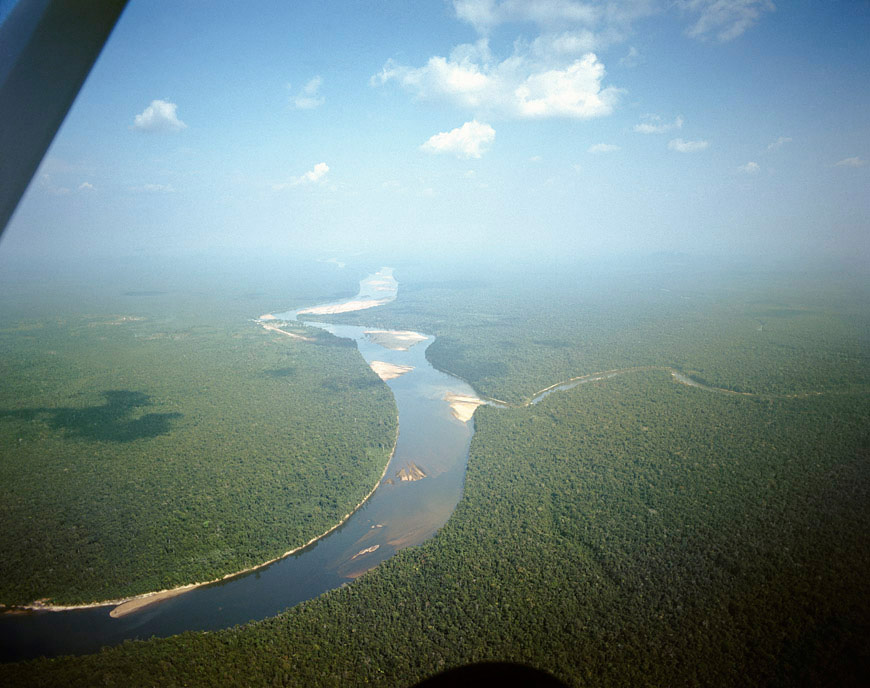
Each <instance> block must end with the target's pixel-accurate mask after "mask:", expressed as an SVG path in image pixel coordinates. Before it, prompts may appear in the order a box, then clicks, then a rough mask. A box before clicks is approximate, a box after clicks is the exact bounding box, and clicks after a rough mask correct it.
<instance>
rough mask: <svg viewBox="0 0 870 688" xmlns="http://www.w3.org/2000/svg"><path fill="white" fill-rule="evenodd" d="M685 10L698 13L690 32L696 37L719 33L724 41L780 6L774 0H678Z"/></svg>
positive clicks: (740, 32)
mask: <svg viewBox="0 0 870 688" xmlns="http://www.w3.org/2000/svg"><path fill="white" fill-rule="evenodd" d="M677 6H678V7H680V8H681V9H683V10H685V11H687V12H690V13H693V14H697V15H698V19H697V21H696V22H695V23H694V24H693V25H692V26H690V27H689V28H688V29H687V31H686V33H687V34H688V35H689V36H691V37H692V38H700V39H703V38H706V37H707V36H708V35H710V34H715V36H716V40H718V41H719V42H721V43H724V42H726V41H730V40H732V39H734V38H737V37H738V36H740V35H741V34H742V33H743V32H744V31H746V30H747V29H749V28H750V27H752V26H753V25H755V24H756V23H757V22H758V20H759V19H760V18H761V15H762V14H764V13H766V12H773V11H774V10H775V9H776V6H775V5H774V4H773V2H772V1H771V0H677Z"/></svg>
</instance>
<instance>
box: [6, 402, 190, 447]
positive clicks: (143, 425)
mask: <svg viewBox="0 0 870 688" xmlns="http://www.w3.org/2000/svg"><path fill="white" fill-rule="evenodd" d="M103 397H104V399H105V402H104V403H103V404H101V405H99V406H86V407H84V408H69V407H66V408H29V409H16V410H11V409H10V410H0V418H17V419H21V420H37V419H43V420H44V421H45V423H46V424H47V425H48V426H49V427H51V428H53V429H54V430H64V431H66V432H67V433H69V434H70V435H73V436H75V437H81V438H83V439H88V440H97V441H101V442H133V441H134V440H139V439H148V438H151V437H157V436H159V435H166V434H168V433H169V432H170V430H171V429H172V427H171V421H172V420H174V419H176V418H181V416H182V414H180V413H147V414H145V415H143V416H140V417H138V418H132V417H131V416H132V415H133V413H134V411H136V409H139V408H142V407H145V406H151V405H152V402H151V397H149V396H148V395H147V394H144V393H143V392H133V391H130V390H109V391H107V392H103Z"/></svg>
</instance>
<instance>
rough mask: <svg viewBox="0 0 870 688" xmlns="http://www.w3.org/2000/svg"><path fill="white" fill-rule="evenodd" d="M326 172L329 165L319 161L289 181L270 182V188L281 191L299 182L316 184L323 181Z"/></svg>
mask: <svg viewBox="0 0 870 688" xmlns="http://www.w3.org/2000/svg"><path fill="white" fill-rule="evenodd" d="M327 172H329V165H327V164H326V163H325V162H319V163H317V164H316V165H315V166H314V168H313V169H310V170H308V172H305V173H304V174H302V175H300V176H298V177H293V178H292V179H291V180H290V181H289V182H279V183H277V184H272V189H273V190H274V191H281V190H282V189H289V188H290V187H292V186H299V185H300V184H316V183H318V182H320V181H323V178H324V177H325V176H326V173H327Z"/></svg>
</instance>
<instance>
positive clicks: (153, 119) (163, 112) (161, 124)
mask: <svg viewBox="0 0 870 688" xmlns="http://www.w3.org/2000/svg"><path fill="white" fill-rule="evenodd" d="M177 109H178V106H177V105H176V104H175V103H170V102H167V101H165V100H152V101H151V105H149V106H148V107H147V108H145V110H143V111H142V114H141V115H136V117H135V118H134V120H133V127H132V128H133V129H137V130H139V131H155V132H157V131H181V130H182V129H186V128H187V125H186V124H185V123H184V122H182V121H181V120H180V119H178V114H177V113H176V110H177Z"/></svg>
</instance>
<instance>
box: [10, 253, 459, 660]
mask: <svg viewBox="0 0 870 688" xmlns="http://www.w3.org/2000/svg"><path fill="white" fill-rule="evenodd" d="M397 291H398V285H397V283H396V282H395V280H394V279H393V276H392V271H391V270H390V269H389V268H384V269H382V270H380V271H378V272H377V273H375V274H372V275H369V276H368V277H366V278H365V279H364V280H362V282H361V283H360V290H359V293H358V294H357V295H356V296H354V297H352V298H350V299H344V300H342V301H337V302H332V303H330V304H324V305H322V306H319V307H313V308H308V309H300V310H302V311H309V313H308V314H305V313H300V310H296V311H288V312H286V313H278V314H275V316H274V317H275V320H268V321H266V322H270V323H271V322H280V321H284V320H290V321H292V320H295V319H297V317H298V319H299V320H303V321H305V322H306V324H308V325H314V326H317V327H320V328H321V329H324V330H326V331H328V332H330V333H331V334H334V335H335V336H338V337H346V338H349V339H353V340H354V341H355V342H356V345H357V347H358V349H359V351H360V353H361V354H362V356H363V358H364V359H365V360H366V362H368V363H371V362H372V361H382V362H384V363H390V364H394V365H397V366H409V367H413V370H411V371H410V372H407V373H405V374H404V375H402V376H400V377H397V378H395V379H392V380H389V381H387V383H386V384H387V385H389V387H390V389H391V390H392V392H393V394H394V396H395V399H396V405H397V407H398V410H399V436H398V439H397V443H396V450H395V452H394V454H393V457H392V458H391V460H390V463H389V465H388V466H387V469H386V472H385V474H384V477H383V479H382V480H381V482H380V483H379V484H378V486H377V488H376V489H375V491H374V493H373V494H372V495H371V497H370V498H369V499H368V500H367V501H366V502H365V503H364V504H363V505H362V506H361V507H360V508H359V509H358V510H357V511H356V512H354V513H353V514H352V515H351V516H350V518H349V519H348V520H347V521H345V523H343V524H342V525H341V526H339V527H338V528H336V529H335V530H333V531H332V532H330V533H329V534H328V535H326V536H325V537H323V538H321V539H320V540H318V541H316V542H315V543H313V544H311V545H309V546H308V547H305V548H304V549H302V550H300V551H299V552H297V553H295V554H293V555H290V556H288V557H286V558H284V559H281V560H279V561H277V562H275V563H273V564H270V565H269V566H266V567H264V568H261V569H258V570H256V571H253V572H251V573H247V574H243V575H240V576H237V577H235V578H230V579H227V580H224V581H221V582H219V583H214V584H210V585H206V586H203V587H199V588H195V589H193V590H191V591H189V592H186V593H184V594H182V595H179V596H177V597H173V598H169V599H165V600H162V601H160V602H157V603H154V604H151V605H149V606H147V607H145V608H143V609H142V610H140V611H138V612H135V613H132V614H129V615H127V616H123V617H121V618H112V617H110V616H109V612H110V611H111V610H112V607H111V606H105V607H92V608H84V609H76V610H69V611H35V612H28V613H23V614H4V615H0V660H2V661H7V662H8V661H15V660H21V659H27V658H31V657H37V656H57V655H62V654H85V653H90V652H95V651H97V650H98V649H99V648H101V647H103V646H107V645H115V644H118V643H120V642H122V641H124V640H127V639H133V638H149V637H152V636H159V637H165V636H170V635H175V634H177V633H181V632H183V631H211V630H217V629H221V628H227V627H229V626H235V625H237V624H241V623H245V622H247V621H251V620H257V619H263V618H267V617H270V616H274V615H276V614H279V613H281V612H282V611H284V610H285V609H287V608H289V607H292V606H293V605H296V604H298V603H299V602H302V601H303V600H307V599H311V598H313V597H317V596H318V595H320V594H322V593H324V592H326V591H327V590H331V589H333V588H336V587H339V586H341V585H343V584H346V583H349V582H351V581H353V580H354V579H355V578H356V577H358V576H359V575H361V574H362V573H364V572H365V571H367V570H368V569H370V568H372V567H374V566H376V565H377V564H379V563H380V562H382V561H383V560H385V559H387V558H389V557H390V556H392V555H393V554H394V553H395V552H397V551H398V550H400V549H402V548H404V547H409V546H412V545H416V544H419V543H421V542H423V541H424V540H426V539H427V538H429V537H431V536H432V535H434V533H435V532H436V531H437V530H438V529H439V528H440V527H441V526H442V525H444V523H446V521H447V519H448V518H449V517H450V514H451V513H452V512H453V509H454V508H455V506H456V504H457V502H458V501H459V498H460V496H461V495H462V486H463V482H464V478H465V466H466V462H467V460H468V447H469V444H470V442H471V436H472V434H473V433H474V427H473V420H469V421H468V422H462V421H461V420H458V419H457V418H456V417H454V415H453V414H452V412H451V409H450V406H449V405H448V403H447V402H446V401H445V399H444V397H445V396H446V395H447V394H448V393H451V394H456V395H467V396H474V395H475V393H474V390H473V389H471V387H470V386H469V385H467V384H466V383H465V382H463V381H461V380H459V379H458V378H455V377H453V376H451V375H448V374H446V373H442V372H440V371H438V370H435V369H434V368H433V367H432V366H431V365H430V364H429V362H428V361H427V360H426V356H425V351H426V348H427V347H428V346H429V345H430V344H432V342H433V341H435V338H434V337H432V336H426V337H425V339H424V340H422V341H420V342H419V343H417V344H415V345H414V346H412V347H410V348H409V349H408V350H406V351H401V350H395V349H388V348H386V347H384V346H382V345H381V344H379V343H377V341H374V339H373V338H372V337H371V336H370V335H366V330H367V329H368V328H364V327H356V326H349V325H331V324H323V323H313V322H309V320H311V319H316V318H317V317H319V316H318V314H317V313H310V311H311V310H315V311H317V310H332V311H340V310H341V308H342V306H347V305H348V304H351V302H359V301H365V302H369V303H374V302H378V304H383V303H387V302H389V301H391V300H393V299H395V298H396V294H397ZM356 305H359V304H356ZM373 307H377V305H374V306H373ZM257 322H258V323H260V322H261V321H259V320H258V321H257ZM261 324H262V323H261ZM293 345H304V344H302V343H300V344H295V343H294V344H293ZM412 464H413V465H414V466H416V467H419V468H420V469H422V471H423V472H424V473H425V475H426V477H425V478H423V479H420V480H416V481H402V480H400V479H398V477H397V474H399V472H400V471H402V469H407V468H408V467H410V466H411V465H412ZM290 544H291V543H288V546H289V545H290Z"/></svg>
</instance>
